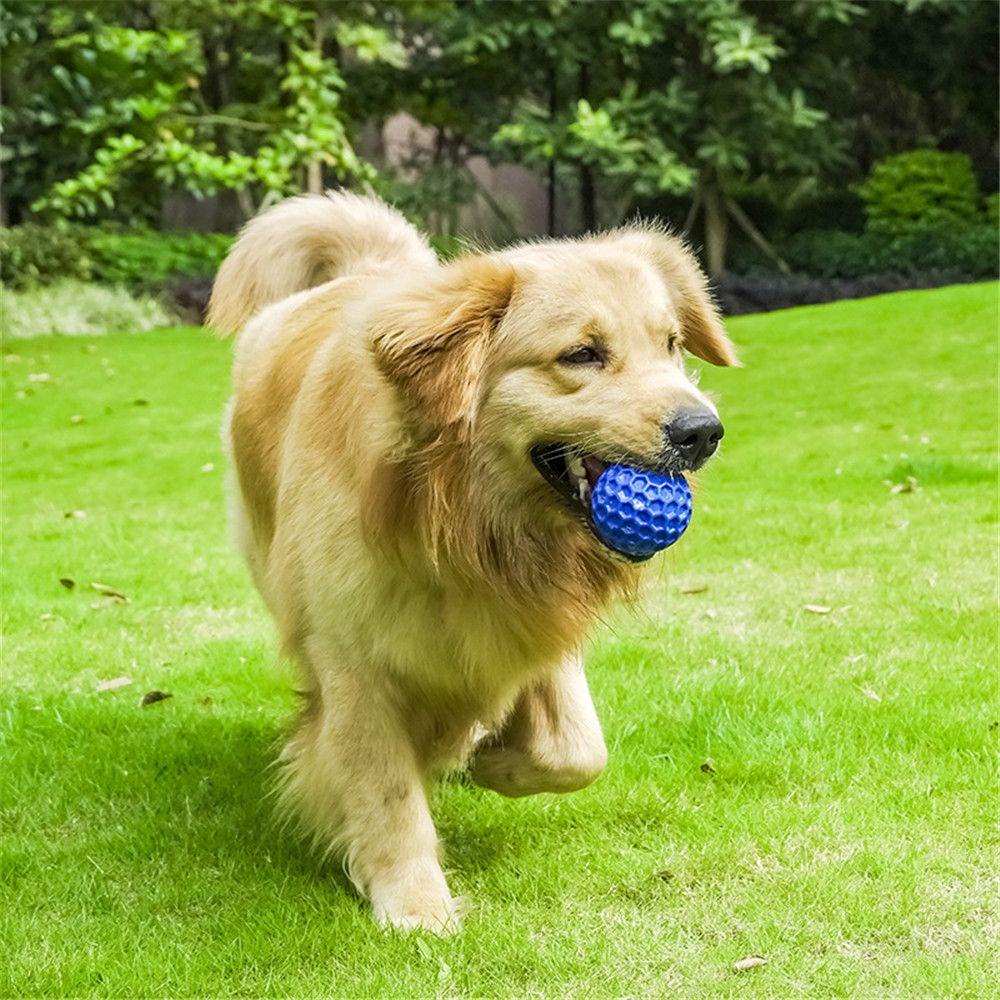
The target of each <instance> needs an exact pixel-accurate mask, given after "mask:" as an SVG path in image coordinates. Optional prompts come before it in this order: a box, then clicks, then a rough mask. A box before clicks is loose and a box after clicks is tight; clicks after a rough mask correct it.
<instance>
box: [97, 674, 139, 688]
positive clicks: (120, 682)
mask: <svg viewBox="0 0 1000 1000" xmlns="http://www.w3.org/2000/svg"><path fill="white" fill-rule="evenodd" d="M131 683H132V678H131V677H112V678H111V680H109V681H101V683H100V684H98V685H97V690H98V691H116V690H117V689H118V688H123V687H128V686H129V684H131Z"/></svg>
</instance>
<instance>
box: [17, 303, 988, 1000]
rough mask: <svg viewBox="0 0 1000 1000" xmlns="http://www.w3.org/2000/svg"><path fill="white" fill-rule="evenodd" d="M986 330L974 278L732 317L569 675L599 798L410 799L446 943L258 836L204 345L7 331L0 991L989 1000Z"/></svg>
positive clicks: (241, 636) (261, 804)
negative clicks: (458, 910) (624, 587)
mask: <svg viewBox="0 0 1000 1000" xmlns="http://www.w3.org/2000/svg"><path fill="white" fill-rule="evenodd" d="M997 321H998V303H997V286H995V285H980V286H964V287H958V288H949V289H940V290H937V291H930V292H914V293H906V294H901V295H893V296H887V297H883V298H876V299H870V300H866V301H856V302H843V303H839V304H836V305H830V306H819V307H813V308H807V309H799V310H794V311H791V312H786V313H773V314H770V315H765V316H758V317H749V318H744V319H739V320H735V321H733V322H732V324H731V329H732V332H733V335H734V337H735V338H736V339H737V341H738V342H739V343H740V345H741V348H742V353H743V357H744V360H745V363H746V368H745V369H743V370H732V371H715V370H711V371H707V372H706V373H705V377H704V379H703V384H704V385H706V386H707V387H709V388H710V389H711V390H713V391H717V392H718V393H719V394H720V396H721V400H722V409H723V414H724V417H725V421H726V426H727V437H726V447H725V452H724V454H723V455H722V456H721V457H720V458H719V459H717V460H716V462H715V463H714V464H713V465H712V466H711V467H710V469H709V470H708V471H707V472H706V474H705V475H704V477H703V478H704V485H703V489H702V491H701V493H700V496H699V498H698V499H697V500H696V513H695V520H694V523H693V525H692V529H691V531H690V534H689V536H688V537H687V538H685V540H684V541H683V543H681V544H680V545H679V546H677V548H676V549H675V550H672V551H671V552H670V553H668V555H667V556H666V557H665V561H664V564H663V568H662V574H661V575H660V576H659V578H658V579H657V580H656V581H655V584H654V586H653V589H652V592H651V594H650V597H649V601H648V603H647V605H646V609H645V611H643V612H642V613H641V614H638V615H635V614H626V613H624V612H622V613H618V614H616V615H614V616H613V617H612V619H611V620H610V621H609V622H608V623H606V624H605V625H604V626H602V627H601V628H599V629H598V630H597V632H596V634H595V635H594V636H593V639H592V641H591V643H590V645H589V647H588V655H587V659H588V662H589V671H590V676H591V679H592V687H593V689H594V694H595V698H596V701H597V704H598V709H599V712H600V714H601V716H602V718H603V721H604V725H605V730H606V733H607V737H608V742H609V746H610V749H611V762H610V766H609V768H608V771H607V773H606V774H605V775H604V776H603V777H602V778H601V780H600V781H599V782H597V784H595V785H594V786H593V787H591V788H590V789H587V790H586V791H583V792H580V793H577V794H575V795H570V796H565V797H553V796H542V797H536V798H531V799H524V800H519V801H509V800H505V799H502V798H500V797H498V796H495V795H492V794H490V793H488V792H485V791H482V790H480V789H477V788H474V787H471V786H468V785H465V784H462V783H461V782H451V783H448V784H446V785H444V786H442V787H441V788H440V790H439V792H438V793H437V795H436V799H435V815H436V818H437V821H438V824H439V829H440V832H441V834H442V836H443V838H444V841H445V844H446V847H447V860H448V866H449V868H450V870H451V872H452V875H451V880H452V885H453V888H454V890H455V891H456V892H460V893H463V894H467V895H468V896H470V897H471V898H472V900H473V901H474V903H475V910H474V913H473V915H472V917H471V918H470V919H469V920H468V922H467V924H466V926H465V929H464V930H463V931H462V933H461V934H459V935H458V936H457V937H455V938H452V939H448V940H439V939H436V938H426V937H420V936H411V937H404V936H387V935H385V934H383V933H381V932H379V931H378V930H377V929H376V928H375V927H374V926H373V924H372V923H371V921H370V918H369V916H368V914H367V912H366V911H365V909H364V908H363V907H362V906H361V905H360V904H359V903H358V901H357V899H356V897H354V896H353V895H352V893H351V892H350V891H349V889H348V888H347V886H346V884H345V881H344V879H343V876H342V875H341V874H340V873H339V871H338V869H337V866H336V865H327V866H322V865H320V864H319V863H318V862H316V861H315V860H314V859H312V858H310V857H309V856H308V855H307V854H306V853H305V852H304V851H303V850H302V849H301V847H300V845H299V844H297V843H296V842H295V840H294V839H293V838H292V837H291V836H290V835H288V834H285V833H283V832H281V831H280V830H279V829H277V828H276V827H275V825H274V824H273V822H272V821H271V809H270V805H269V803H268V801H267V800H266V798H265V787H266V786H267V784H268V780H269V764H270V762H271V761H272V759H273V748H274V745H275V743H276V741H277V740H278V738H279V736H280V732H281V728H282V725H283V721H284V720H285V719H286V718H287V717H288V716H289V714H290V713H291V711H292V708H293V700H294V699H293V695H292V694H291V693H290V691H291V685H292V680H291V675H290V674H289V673H288V671H287V668H285V667H280V666H276V665H275V662H274V642H273V637H272V632H271V627H270V624H269V622H268V619H267V617H266V615H265V613H264V611H263V609H262V606H261V603H260V601H259V599H258V598H257V597H256V596H255V594H254V593H253V591H252V589H251V586H250V584H249V583H248V579H247V575H246V573H245V572H244V570H243V568H242V566H241V565H240V564H239V561H238V559H237V557H236V556H235V554H234V553H233V552H232V551H231V549H230V546H229V543H228V540H227V537H226V531H225V527H224V523H223V501H222V492H223V489H222V482H223V469H222V465H223V463H222V459H221V456H220V448H219V439H218V431H217V428H218V424H219V418H220V412H221V409H222V405H223V401H224V399H225V397H226V393H227V380H228V366H229V347H228V345H225V344H219V343H216V342H215V341H213V340H212V339H211V338H210V337H209V336H207V335H206V334H205V333H203V332H201V331H198V330H176V331H166V332H160V333H148V334H142V335H135V336H128V335H118V336H109V337H105V338H100V339H85V340H81V339H79V338H77V339H58V338H48V339H44V340H34V341H30V342H21V343H18V342H11V343H8V345H7V351H8V352H14V353H16V354H17V355H20V357H19V358H15V359H8V362H7V364H6V366H5V372H6V374H5V386H6V395H5V404H4V411H5V421H6V430H5V435H4V447H5V459H4V466H5V470H6V498H5V504H4V518H5V524H6V532H5V536H6V537H5V541H6V547H5V554H4V566H3V569H4V572H3V587H4V599H3V607H4V618H5V635H6V643H5V648H4V664H3V666H4V675H5V676H4V693H3V697H2V703H0V723H2V733H3V735H2V744H0V760H2V764H0V768H2V770H0V796H2V799H0V819H2V829H0V835H2V868H0V882H2V885H0V995H4V996H6V995H11V994H43V995H57V994H73V995H100V996H109V995H135V994H142V995H153V996H177V995H195V994H197V995H206V994H208V995H234V994H242V995H262V994H280V995H295V996H302V995H320V994H326V995H335V996H387V997H390V996H391V997H403V996H406V997H409V996H414V997H426V996H435V995H440V996H459V995H465V996H491V997H504V998H507V997H529V996H547V997H548V996H566V997H577V996H595V997H603V996H619V995H628V996H664V995H667V994H672V995H677V996H683V997H701V996H752V997H787V996H790V995H795V994H811V995H816V996H824V997H826V996H844V997H848V996H850V997H858V996H861V997H876V996H891V997H906V998H911V997H924V996H942V997H943V996H947V997H953V996H968V997H984V996H986V995H988V994H990V992H991V990H992V987H990V985H989V984H990V982H994V983H995V981H996V978H995V977H996V975H997V971H998V969H997V953H996V929H997V922H998V906H997V889H996V883H995V881H991V880H992V879H993V875H994V873H995V871H996V866H997V845H996V839H995V834H996V819H997V816H996V804H997V797H996V792H997V784H996V779H997V774H996V769H995V766H994V765H995V749H996V743H997V737H998V729H997V720H998V703H997V698H996V695H997V673H996V667H997V644H996V624H997V622H996V608H997V590H996V584H997V574H996V569H997V567H996V553H997V528H996V525H997V489H996V484H997V480H996V465H995V453H994V445H995V432H996V413H997V409H996V402H997V401H996V381H995V374H996V362H997V359H996V350H995V349H996V334H997V325H998V324H997ZM31 373H34V374H36V375H37V374H39V373H45V374H48V375H49V376H50V379H49V381H30V380H29V374H31ZM74 418H77V419H74ZM79 418H82V420H81V419H79ZM908 476H912V477H914V478H915V480H916V488H915V490H913V491H912V492H896V493H893V492H891V490H890V485H887V481H889V483H890V484H891V483H901V482H906V480H907V477H908ZM71 511H85V512H86V516H85V517H66V516H64V515H65V514H66V513H67V512H71ZM60 577H66V578H70V579H73V580H74V581H76V587H75V588H74V589H73V590H68V589H66V588H65V587H63V586H61V585H60V583H59V579H60ZM92 581H97V582H100V583H104V584H108V585H111V586H113V587H116V588H118V589H120V590H121V591H122V592H123V593H125V594H126V595H127V596H128V597H129V598H130V601H129V603H127V604H121V603H110V602H108V601H107V599H106V598H102V597H101V596H100V594H98V593H97V592H96V591H94V590H92V589H90V587H89V584H90V583H91V582H92ZM700 587H704V588H707V589H704V590H702V591H701V592H699V593H684V591H685V590H690V589H698V588H700ZM807 604H815V605H824V606H828V607H830V608H832V610H831V611H830V612H829V613H828V614H816V613H811V612H809V611H808V610H806V608H805V605H807ZM119 675H127V676H129V677H131V678H132V679H133V683H132V684H131V686H129V687H125V688H122V689H119V690H115V691H107V692H103V693H101V692H98V691H96V687H97V684H98V683H99V682H100V681H102V680H105V679H108V678H113V677H117V676H119ZM151 689H162V690H164V691H168V692H170V693H172V694H173V698H171V699H170V700H168V701H163V702H160V703H158V704H154V705H150V706H148V707H146V708H140V707H139V704H138V702H139V698H140V696H141V695H142V694H143V693H144V692H147V691H149V690H151ZM707 758H711V760H712V761H713V762H714V773H713V772H712V771H711V770H704V769H702V764H703V763H704V762H705V761H706V759H707ZM753 953H756V954H761V955H764V956H766V958H767V959H768V964H767V965H766V966H763V967H761V968H757V969H754V970H751V971H747V972H735V971H734V970H733V962H734V961H735V960H736V959H739V958H741V957H743V956H745V955H748V954H753Z"/></svg>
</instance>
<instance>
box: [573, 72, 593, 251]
mask: <svg viewBox="0 0 1000 1000" xmlns="http://www.w3.org/2000/svg"><path fill="white" fill-rule="evenodd" d="M589 93H590V72H589V71H588V69H587V64H586V63H580V72H579V77H578V86H577V96H578V97H579V99H580V100H581V101H585V100H587V97H588V95H589ZM579 171H580V222H581V223H582V225H583V230H584V232H588V233H590V232H593V231H594V230H596V229H597V193H596V191H595V189H594V172H593V171H592V170H591V169H590V165H589V164H587V163H584V162H583V161H582V160H581V161H580V165H579Z"/></svg>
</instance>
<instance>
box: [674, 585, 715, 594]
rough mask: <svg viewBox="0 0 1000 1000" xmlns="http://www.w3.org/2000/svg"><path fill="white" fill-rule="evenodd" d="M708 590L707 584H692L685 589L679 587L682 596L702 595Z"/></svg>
mask: <svg viewBox="0 0 1000 1000" xmlns="http://www.w3.org/2000/svg"><path fill="white" fill-rule="evenodd" d="M706 590H708V584H707V583H692V584H690V585H688V586H687V587H681V593H682V594H704V593H705V591H706Z"/></svg>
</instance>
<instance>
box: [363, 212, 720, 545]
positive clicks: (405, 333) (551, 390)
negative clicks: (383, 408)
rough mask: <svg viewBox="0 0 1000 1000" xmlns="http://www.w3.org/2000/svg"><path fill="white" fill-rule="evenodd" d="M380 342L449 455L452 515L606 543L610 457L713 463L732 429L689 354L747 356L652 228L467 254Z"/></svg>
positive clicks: (408, 306)
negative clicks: (602, 528)
mask: <svg viewBox="0 0 1000 1000" xmlns="http://www.w3.org/2000/svg"><path fill="white" fill-rule="evenodd" d="M372 346H373V349H374V352H375V356H376V360H377V363H378V365H379V368H380V370H381V371H382V372H383V374H384V375H385V376H386V377H387V378H388V379H389V380H390V381H391V382H392V383H393V384H394V385H396V387H397V388H398V390H399V394H400V397H401V399H402V400H403V402H404V406H405V416H404V422H405V423H406V425H407V427H408V432H409V434H410V436H411V440H412V441H413V442H414V443H415V447H417V448H421V447H422V448H425V450H427V451H428V452H429V453H433V454H435V455H438V456H449V461H450V462H451V465H450V469H451V471H450V473H449V475H450V476H451V479H452V480H453V481H452V483H451V486H452V489H453V490H457V491H459V494H460V495H459V496H453V497H451V498H450V501H449V503H448V507H449V509H450V511H451V512H452V516H453V517H457V518H461V517H463V516H465V512H475V513H476V514H477V515H478V517H479V518H480V519H482V518H485V519H486V520H488V521H489V522H490V523H491V524H493V525H496V524H497V522H498V521H499V520H501V519H504V518H505V519H506V521H507V523H509V524H513V523H516V524H518V525H519V526H520V528H521V530H524V531H528V532H531V533H536V534H537V533H538V532H539V531H545V532H548V533H553V532H559V531H560V530H561V529H562V530H564V531H566V532H575V533H576V534H577V536H581V535H585V536H586V539H587V542H586V544H587V545H588V546H590V547H591V548H592V549H594V550H598V551H601V550H603V553H604V554H605V555H610V552H609V551H608V550H604V549H603V546H602V545H601V543H600V542H599V541H598V540H597V538H596V536H594V535H593V534H592V533H591V532H590V530H589V527H588V525H589V516H588V515H589V497H590V491H591V489H592V488H593V485H594V483H595V482H596V480H597V478H598V477H599V476H600V474H601V472H602V471H603V469H604V468H605V467H606V466H607V465H608V464H611V463H615V462H621V463H624V464H629V465H633V466H639V467H644V468H650V469H657V470H662V471H670V472H675V473H682V472H686V471H693V470H695V469H697V468H699V467H700V466H701V465H703V464H704V463H705V461H707V460H708V458H709V457H711V455H712V454H713V453H714V452H715V451H716V449H717V447H718V443H719V440H720V439H721V437H722V433H723V428H722V423H721V422H720V420H719V416H718V413H717V411H716V408H715V406H714V404H713V403H712V402H711V401H710V400H709V399H708V398H707V397H706V396H705V395H704V394H703V393H701V392H700V391H699V390H698V389H697V387H696V386H695V385H694V383H693V382H692V381H691V380H690V378H689V377H688V375H687V374H686V372H685V367H684V355H683V352H684V351H685V350H686V351H689V352H690V353H691V354H693V355H695V356H697V357H699V358H702V359H704V360H705V361H709V362H711V363H712V364H716V365H732V364H735V363H736V357H735V353H734V350H733V346H732V344H731V343H730V341H729V339H728V338H727V336H726V334H725V332H724V330H723V328H722V324H721V321H720V319H719V316H718V313H717V312H716V310H715V307H714V306H713V304H712V302H711V299H710V298H709V295H708V293H707V290H706V287H705V279H704V276H703V275H702V273H701V271H700V270H699V268H698V266H697V264H696V262H695V261H694V258H693V257H692V256H691V254H690V253H689V252H688V250H687V249H686V248H685V247H684V246H683V244H682V243H681V242H680V241H679V240H677V239H675V238H674V237H671V236H669V235H667V234H665V233H663V232H661V231H659V230H656V229H652V228H636V229H630V230H624V231H618V232H615V233H610V234H608V235H606V236H601V237H594V238H588V239H584V240H579V241H564V242H556V243H542V244H536V245H527V246H523V247H519V248H515V249H513V250H510V251H506V252H503V253H497V254H488V255H483V256H469V257H467V258H463V259H460V260H458V261H456V262H454V263H452V264H450V265H447V266H445V267H443V268H441V269H440V270H439V271H438V272H437V273H436V275H435V276H434V277H433V278H431V279H430V280H428V281H426V282H425V283H423V284H422V285H421V286H419V287H417V288H414V289H412V290H411V291H410V292H409V293H408V294H407V295H404V296H402V297H400V298H398V299H397V300H395V301H394V303H393V305H392V307H391V309H389V310H388V312H383V314H382V315H381V317H380V319H379V322H378V323H377V324H376V327H375V330H374V337H373V341H372ZM470 516H471V514H470Z"/></svg>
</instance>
